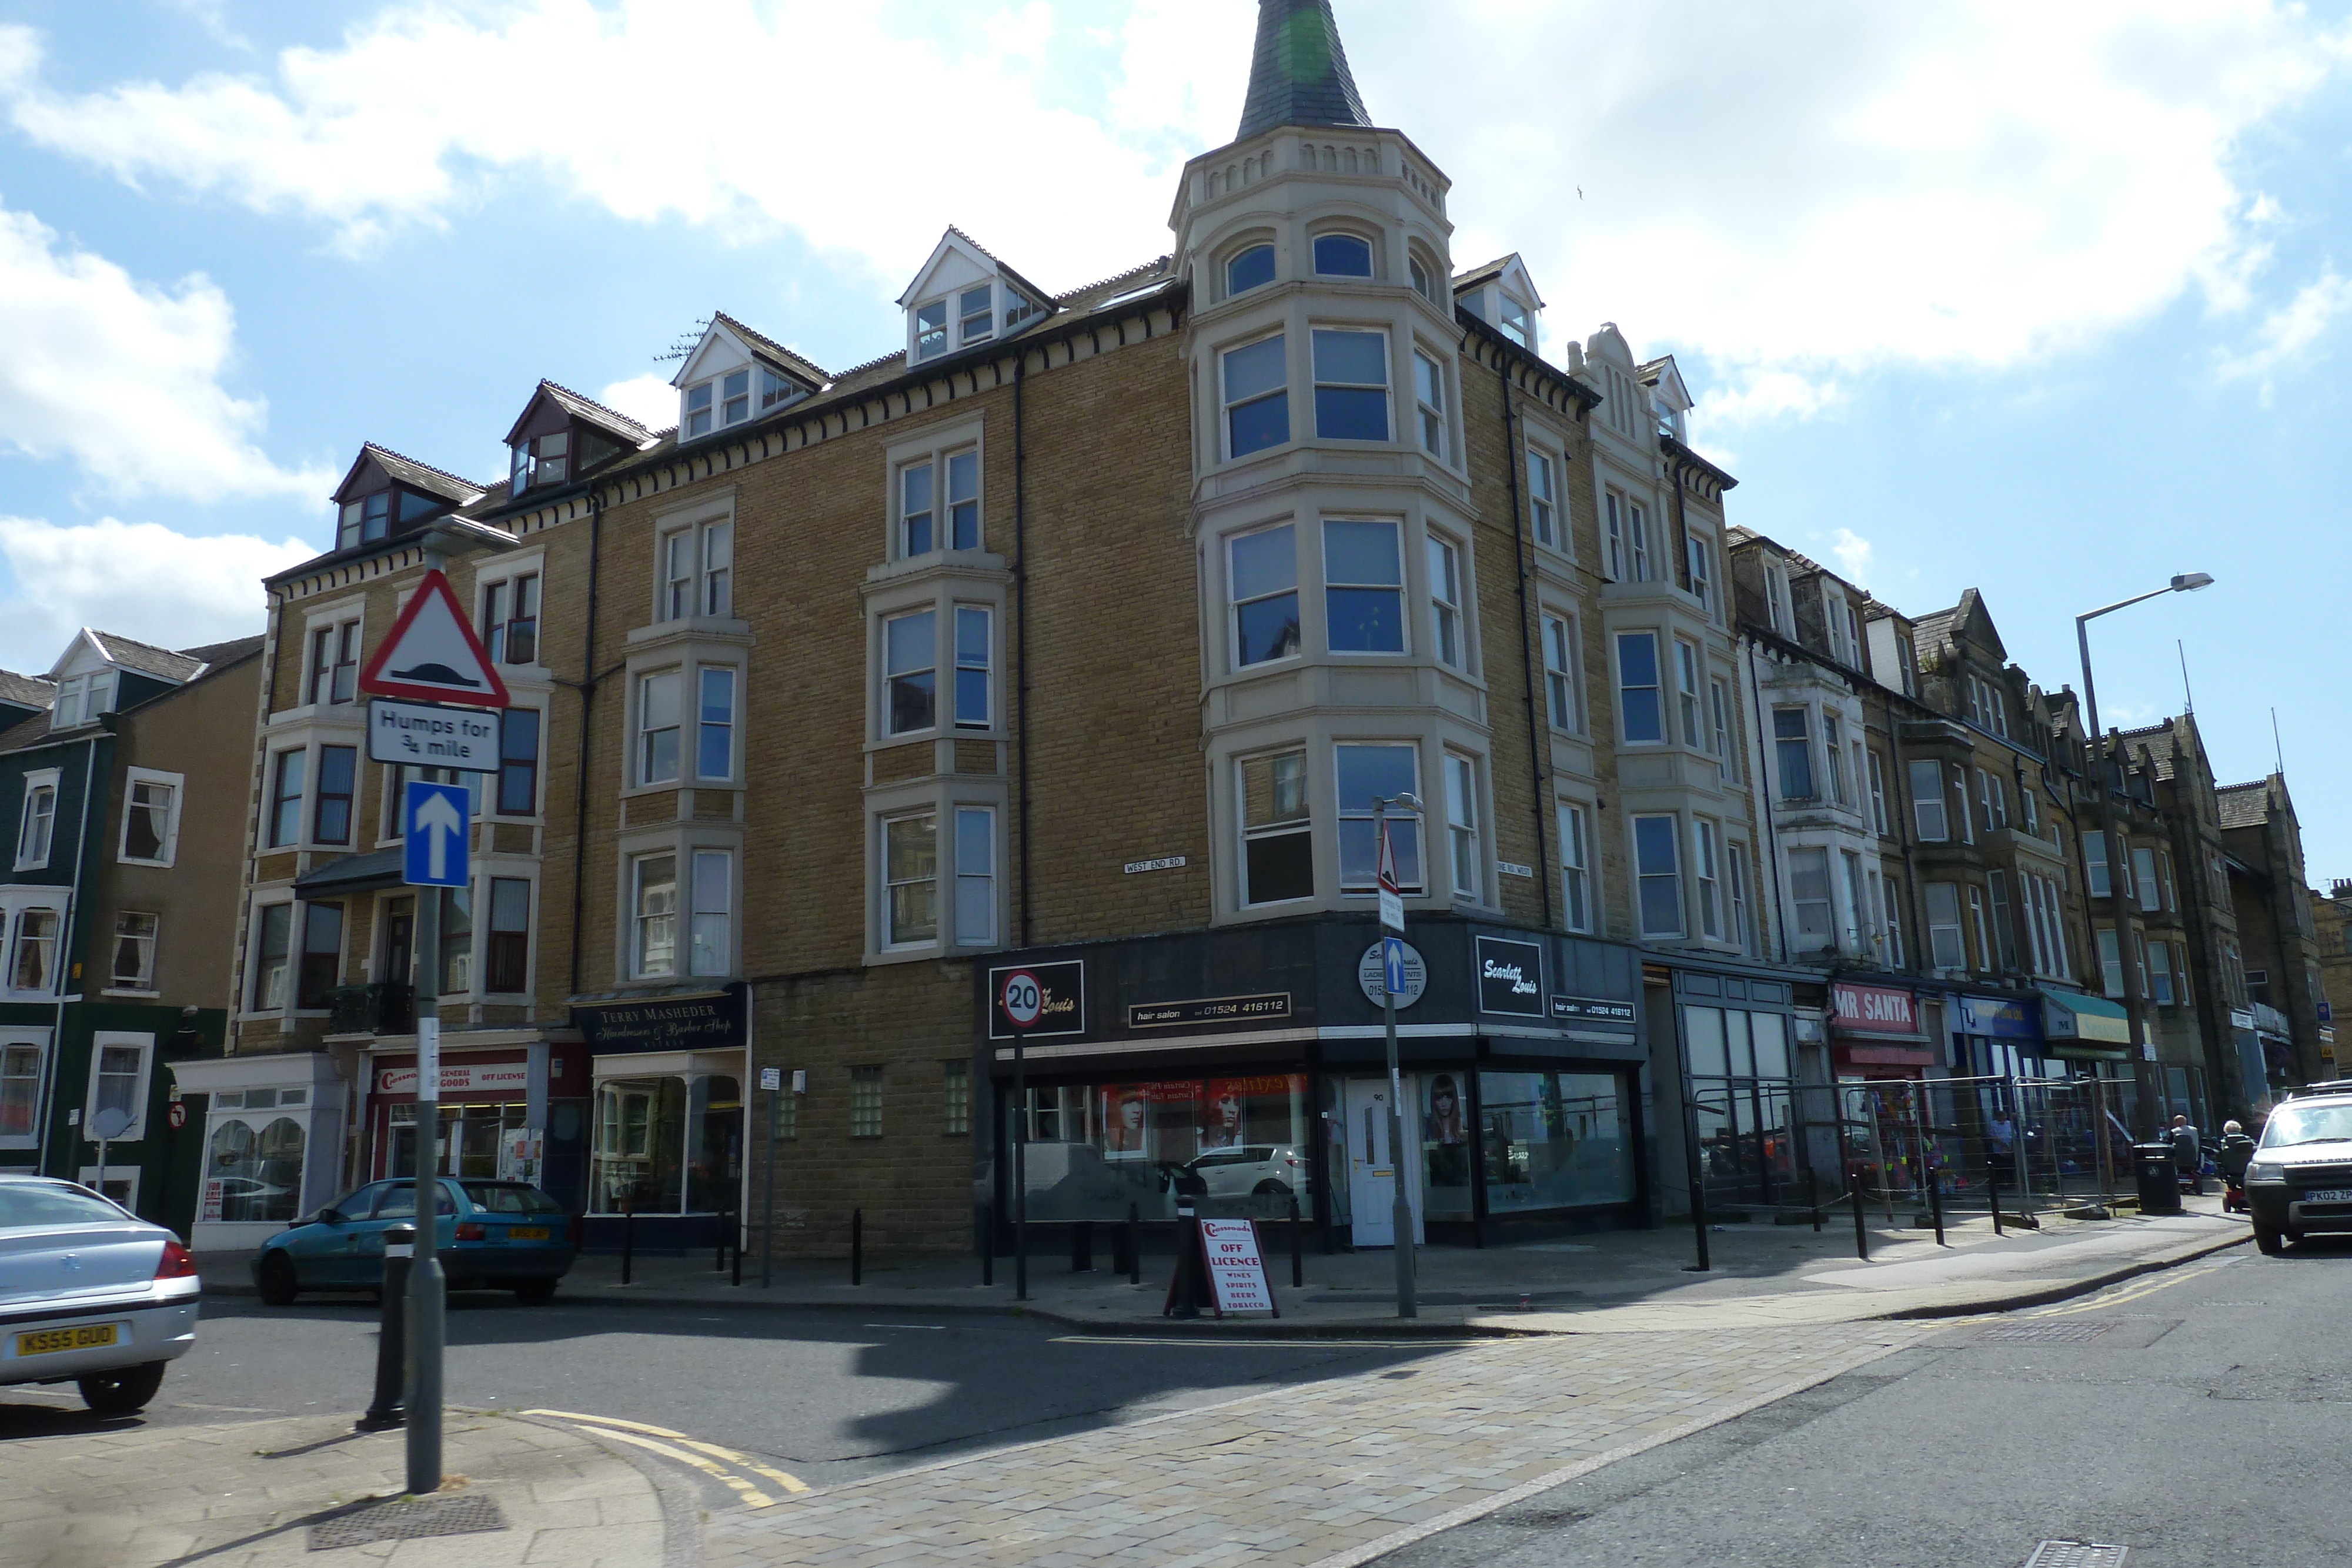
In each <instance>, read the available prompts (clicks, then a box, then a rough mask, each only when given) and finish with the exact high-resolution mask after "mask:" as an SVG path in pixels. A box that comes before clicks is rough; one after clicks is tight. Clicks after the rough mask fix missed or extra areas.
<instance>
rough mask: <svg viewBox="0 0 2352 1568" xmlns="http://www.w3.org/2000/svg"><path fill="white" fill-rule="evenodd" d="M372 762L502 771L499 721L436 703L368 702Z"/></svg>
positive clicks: (478, 771)
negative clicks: (500, 766)
mask: <svg viewBox="0 0 2352 1568" xmlns="http://www.w3.org/2000/svg"><path fill="white" fill-rule="evenodd" d="M368 760H369V761H370V762H397V763H405V764H407V765H408V766H409V767H411V768H457V769H458V770H460V771H461V772H467V773H496V772H497V771H498V770H499V716H498V715H497V714H494V713H483V712H479V711H478V710H474V709H468V708H461V707H442V706H439V705H438V704H435V703H402V702H393V701H391V700H390V699H388V698H385V697H372V698H370V699H369V701H368Z"/></svg>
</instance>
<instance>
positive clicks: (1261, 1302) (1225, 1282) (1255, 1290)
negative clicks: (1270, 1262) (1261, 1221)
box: [1168, 1219, 1282, 1318]
mask: <svg viewBox="0 0 2352 1568" xmlns="http://www.w3.org/2000/svg"><path fill="white" fill-rule="evenodd" d="M1194 1223H1195V1224H1196V1225H1197V1226H1198V1227H1199V1228H1200V1231H1201V1260H1202V1262H1203V1263H1205V1264H1206V1265H1207V1268H1206V1270H1204V1271H1205V1272H1206V1273H1207V1275H1208V1277H1209V1300H1210V1301H1211V1303H1212V1304H1213V1307H1214V1309H1215V1311H1216V1314H1217V1315H1218V1316H1219V1317H1223V1316H1224V1315H1225V1314H1226V1313H1227V1312H1264V1313H1265V1314H1266V1315H1267V1316H1269V1317H1276V1318H1278V1317H1280V1316H1281V1315H1282V1309H1281V1308H1280V1307H1278V1306H1276V1304H1275V1300H1274V1281H1271V1280H1269V1279H1267V1278H1266V1273H1265V1253H1264V1252H1263V1251H1261V1250H1260V1249H1259V1247H1258V1244H1257V1226H1256V1224H1255V1222H1254V1221H1251V1220H1247V1219H1201V1220H1196V1221H1194ZM1178 1271H1179V1272H1180V1273H1181V1271H1182V1270H1181V1264H1180V1265H1179V1270H1178ZM1175 1299H1176V1284H1175V1281H1173V1280H1171V1281H1169V1285H1168V1300H1169V1301H1170V1303H1171V1304H1172V1303H1173V1302H1174V1301H1175Z"/></svg>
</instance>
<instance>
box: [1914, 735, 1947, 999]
mask: <svg viewBox="0 0 2352 1568" xmlns="http://www.w3.org/2000/svg"><path fill="white" fill-rule="evenodd" d="M1911 814H1912V818H1913V820H1914V821H1915V822H1916V824H1917V827H1918V831H1919V837H1920V840H1921V841H1923V842H1926V843H1936V844H1939V843H1942V842H1943V841H1945V840H1947V839H1948V838H1950V837H1951V824H1950V821H1949V817H1948V813H1947V811H1946V810H1945V805H1944V765H1943V764H1942V763H1940V762H1914V763H1912V764H1911ZM1938 967H1941V966H1938Z"/></svg>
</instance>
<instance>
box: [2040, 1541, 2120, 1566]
mask: <svg viewBox="0 0 2352 1568" xmlns="http://www.w3.org/2000/svg"><path fill="white" fill-rule="evenodd" d="M2128 1550H2129V1548H2128V1547H2123V1546H2099V1545H2095V1544H2094V1543H2092V1542H2088V1541H2045V1542H2042V1544H2041V1545H2039V1546H2037V1547H2035V1548H2034V1549H2033V1555H2032V1556H2031V1557H2029V1558H2027V1559H2026V1560H2025V1568H2123V1561H2124V1553H2125V1552H2126V1551H2128Z"/></svg>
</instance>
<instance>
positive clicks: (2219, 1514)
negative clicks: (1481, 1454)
mask: <svg viewBox="0 0 2352 1568" xmlns="http://www.w3.org/2000/svg"><path fill="white" fill-rule="evenodd" d="M2347 1295H2352V1243H2347V1242H2346V1241H2343V1240H2330V1241H2314V1242H2306V1243H2305V1244H2304V1245H2302V1246H2300V1247H2298V1248H2295V1249H2293V1250H2292V1251H2291V1252H2290V1253H2289V1254H2288V1255H2287V1256H2285V1257H2284V1258H2275V1259H2273V1258H2263V1257H2262V1256H2260V1255H2258V1254H2257V1253H2255V1251H2254V1250H2253V1249H2252V1247H2246V1248H2242V1249H2232V1250H2231V1251H2229V1252H2225V1253H2221V1254H2219V1255H2218V1256H2216V1257H2215V1258H2213V1259H2210V1260H2205V1261H2201V1262H2199V1263H2194V1264H2190V1265H2188V1266H2186V1267H2183V1268H2180V1269H2177V1270H2169V1271H2168V1272H2164V1273H2159V1274H2154V1275H2149V1276H2146V1277H2144V1278H2142V1279H2139V1280H2135V1281H2127V1282H2126V1283H2125V1284H2122V1285H2118V1286H2116V1287H2115V1288H2113V1289H2111V1290H2108V1291H2102V1292H2100V1293H2099V1294H2097V1295H2095V1296H2090V1297H2085V1298H2083V1299H2082V1300H2080V1301H2072V1302H2068V1303H2065V1304H2063V1305H2062V1306H2059V1307H2054V1308H2045V1309H2041V1310H2038V1311H2034V1312H2020V1313H2014V1314H2010V1315H2008V1316H2005V1317H2001V1318H1997V1319H1993V1320H1990V1321H1988V1322H1979V1323H1975V1324H1970V1325H1967V1326H1962V1327H1958V1328H1955V1329H1953V1330H1951V1331H1949V1332H1948V1333H1944V1334H1941V1335H1938V1336H1937V1337H1936V1338H1934V1339H1931V1340H1929V1341H1927V1342H1926V1343H1924V1344H1922V1345H1921V1346H1920V1347H1918V1348H1916V1349H1913V1350H1906V1351H1903V1352H1900V1353H1898V1354H1895V1355H1894V1356H1892V1357H1889V1358H1888V1359H1886V1360H1884V1361H1880V1362H1877V1363H1874V1364H1872V1365H1870V1366H1868V1367H1866V1368H1864V1369H1861V1370H1859V1371H1856V1372H1854V1373H1851V1374H1848V1375H1845V1376H1843V1377H1839V1378H1836V1379H1834V1380H1832V1381H1831V1382H1829V1383H1826V1384H1823V1385H1821V1386H1819V1387H1817V1388H1814V1389H1811V1390H1809V1391H1807V1392H1806V1393H1803V1394H1801V1395H1799V1396H1795V1397H1793V1398H1790V1399H1785V1400H1782V1401H1780V1402H1779V1403H1778V1404H1775V1405H1771V1406H1767V1407H1765V1408H1764V1409H1761V1410H1759V1411H1756V1412H1755V1413H1753V1414H1751V1415H1749V1416H1744V1417H1742V1418H1740V1419H1738V1420H1736V1421H1731V1422H1727V1423H1725V1424H1724V1425H1722V1426H1719V1427H1713V1428H1711V1429H1709V1430H1707V1431H1706V1432H1702V1433H1699V1434H1697V1435H1696V1436H1694V1437H1688V1438H1685V1439H1684V1440H1682V1441H1680V1442H1677V1443H1673V1444H1669V1445H1666V1446H1665V1447H1663V1448H1655V1449H1653V1450H1651V1451H1650V1452H1648V1453H1646V1454H1641V1455H1636V1456H1634V1457H1633V1458H1628V1459H1623V1460H1621V1461H1619V1462H1618V1463H1616V1464H1613V1465H1609V1466H1605V1467H1603V1468H1602V1469H1599V1470H1596V1471H1594V1472H1593V1473H1592V1474H1591V1475H1589V1476H1586V1477H1583V1478H1581V1479H1578V1480H1575V1481H1572V1482H1570V1483H1568V1484H1567V1485H1564V1486H1561V1487H1558V1488H1555V1489H1553V1490H1551V1491H1549V1492H1547V1493H1544V1494H1543V1495H1541V1496H1538V1497H1536V1498H1533V1499H1530V1500H1528V1501H1526V1502H1524V1503H1521V1504H1519V1505H1517V1506H1515V1507H1513V1508H1510V1509H1507V1510H1506V1511H1502V1512H1500V1513H1497V1514H1496V1515H1494V1516H1491V1517H1490V1518H1488V1519H1486V1520H1483V1521H1476V1522H1474V1523H1472V1524H1468V1525H1465V1526H1462V1527H1460V1528H1458V1529H1455V1530H1453V1531H1447V1532H1445V1533H1444V1534H1441V1535H1436V1536H1433V1537H1431V1538H1429V1539H1428V1540H1426V1541H1423V1542H1420V1543H1418V1544H1416V1545H1413V1546H1411V1547H1408V1548H1406V1549H1404V1550H1402V1551H1400V1552H1392V1553H1391V1554H1390V1555H1388V1556H1386V1557H1383V1558H1381V1559H1380V1568H1588V1565H1590V1568H1601V1565H1603V1564H1605V1565H1606V1568H1669V1565H1671V1568H1686V1565H1688V1564H1693V1563H1706V1564H1707V1565H1708V1568H2018V1565H2020V1564H2022V1563H2024V1562H2025V1561H2026V1559H2027V1558H2028V1556H2030V1555H2031V1554H2032V1552H2033V1550H2034V1548H2035V1546H2036V1545H2037V1544H2038V1543H2039V1542H2042V1541H2045V1540H2060V1541H2076V1542H2101V1543H2113V1544H2118V1545H2122V1546H2125V1547H2126V1548H2128V1549H2129V1556H2128V1557H2127V1558H2126V1564H2127V1568H2209V1565H2210V1568H2305V1565H2313V1568H2316V1565H2318V1564H2341V1563H2345V1562H2347V1561H2352V1490H2347V1487H2346V1484H2345V1480H2346V1478H2347V1476H2352V1335H2347V1328H2348V1327H2352V1322H2347V1313H2346V1310H2345V1303H2346V1301H2347ZM2093 1331H2095V1332H2093ZM2069 1561H2072V1559H2070V1560H2069Z"/></svg>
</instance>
